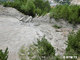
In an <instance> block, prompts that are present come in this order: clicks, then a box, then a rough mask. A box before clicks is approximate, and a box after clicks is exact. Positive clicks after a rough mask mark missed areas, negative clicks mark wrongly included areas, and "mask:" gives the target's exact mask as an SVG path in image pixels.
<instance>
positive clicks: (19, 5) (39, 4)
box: [3, 0, 50, 16]
mask: <svg viewBox="0 0 80 60" xmlns="http://www.w3.org/2000/svg"><path fill="white" fill-rule="evenodd" d="M3 5H4V6H9V7H13V8H16V9H18V10H19V11H20V12H22V13H24V14H27V15H31V16H35V15H36V14H38V15H42V14H46V13H47V12H49V10H50V4H49V2H48V1H44V0H14V1H6V2H4V3H3Z"/></svg>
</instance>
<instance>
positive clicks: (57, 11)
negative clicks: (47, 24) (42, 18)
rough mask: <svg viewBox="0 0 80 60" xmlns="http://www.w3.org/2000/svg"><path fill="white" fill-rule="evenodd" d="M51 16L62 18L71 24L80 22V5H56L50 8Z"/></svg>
mask: <svg viewBox="0 0 80 60" xmlns="http://www.w3.org/2000/svg"><path fill="white" fill-rule="evenodd" d="M50 16H51V18H52V17H54V18H55V19H57V20H59V19H64V20H67V21H68V22H70V23H72V24H78V23H80V6H77V5H67V4H65V5H58V6H56V7H55V8H52V9H51V12H50Z"/></svg>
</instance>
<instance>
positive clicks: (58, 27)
mask: <svg viewBox="0 0 80 60" xmlns="http://www.w3.org/2000/svg"><path fill="white" fill-rule="evenodd" d="M53 27H54V28H56V29H60V28H61V27H62V26H58V25H56V24H55V25H53Z"/></svg>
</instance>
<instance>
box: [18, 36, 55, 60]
mask: <svg viewBox="0 0 80 60" xmlns="http://www.w3.org/2000/svg"><path fill="white" fill-rule="evenodd" d="M19 56H20V58H21V60H28V59H30V60H43V59H44V60H51V59H52V60H53V57H54V56H55V50H54V47H52V45H51V44H50V43H49V42H48V41H47V39H45V37H43V38H42V39H41V40H39V39H38V41H37V43H34V44H33V45H30V46H29V47H28V48H25V47H24V46H23V47H22V48H21V49H20V52H19ZM26 57H27V58H26Z"/></svg>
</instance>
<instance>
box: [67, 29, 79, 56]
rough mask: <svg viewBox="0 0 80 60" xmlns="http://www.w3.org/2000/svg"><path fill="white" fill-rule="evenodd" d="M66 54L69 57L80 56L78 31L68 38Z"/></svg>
mask: <svg viewBox="0 0 80 60" xmlns="http://www.w3.org/2000/svg"><path fill="white" fill-rule="evenodd" d="M67 45H68V46H67V48H66V53H67V54H68V53H70V55H80V30H79V31H78V32H77V33H74V32H73V33H71V34H70V35H69V36H68V41H67Z"/></svg>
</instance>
